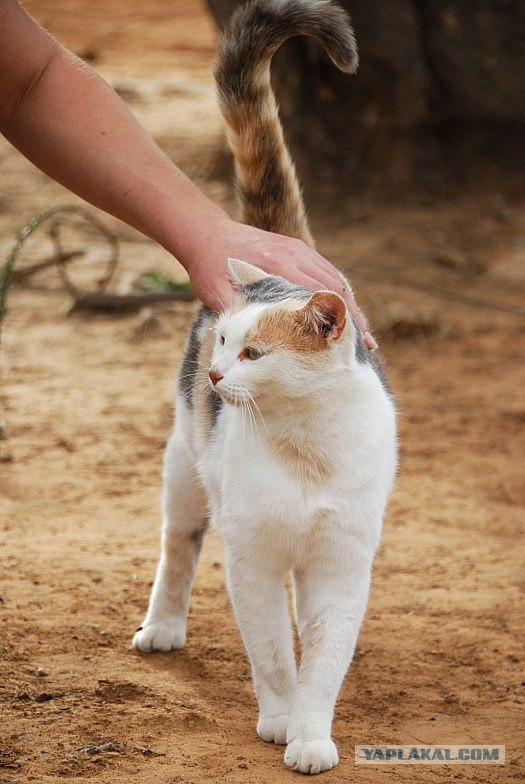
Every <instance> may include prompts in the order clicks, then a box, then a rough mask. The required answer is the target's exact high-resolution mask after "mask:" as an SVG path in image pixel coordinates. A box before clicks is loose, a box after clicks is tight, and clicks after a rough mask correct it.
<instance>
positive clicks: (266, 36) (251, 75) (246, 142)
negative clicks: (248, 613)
mask: <svg viewBox="0 0 525 784" xmlns="http://www.w3.org/2000/svg"><path fill="white" fill-rule="evenodd" d="M296 35H309V36H311V37H312V38H315V39H316V40H317V41H319V42H320V43H321V44H322V45H323V46H324V48H325V49H326V51H327V53H328V55H329V56H330V58H331V60H332V61H333V63H334V64H335V65H336V66H337V67H338V68H339V69H340V70H341V71H344V72H345V73H353V72H354V71H355V70H356V68H357V63H358V58H357V49H356V43H355V38H354V33H353V30H352V27H351V24H350V19H349V18H348V16H347V14H346V12H345V11H344V10H343V9H342V8H340V7H339V6H337V5H335V4H334V3H332V2H330V0H254V2H251V3H249V4H248V5H246V6H244V7H243V8H240V9H238V10H237V11H236V12H235V13H234V15H233V17H232V19H231V21H230V24H229V27H228V29H227V30H226V32H225V33H224V34H223V35H222V37H221V40H220V41H219V56H218V62H217V66H216V69H215V79H216V82H217V88H218V94H219V104H220V107H221V111H222V113H223V115H224V118H225V119H226V122H227V124H228V143H229V145H230V148H231V150H232V152H233V155H234V158H235V173H236V180H237V187H238V190H239V194H240V200H241V205H242V212H243V215H242V219H243V221H244V222H245V223H248V224H250V225H252V226H257V227H258V228H261V229H265V230H267V231H273V232H277V233H278V234H286V235H288V236H290V237H299V238H300V239H302V240H304V241H305V242H306V243H308V244H309V245H313V240H312V236H311V234H310V230H309V228H308V220H307V217H306V212H305V207H304V203H303V199H302V195H301V188H300V185H299V181H298V179H297V174H296V172H295V167H294V164H293V162H292V159H291V157H290V154H289V152H288V149H287V147H286V144H285V141H284V137H283V131H282V127H281V122H280V120H279V112H278V108H277V103H276V101H275V96H274V94H273V91H272V88H271V85H270V62H271V59H272V56H273V54H274V53H275V52H276V51H277V49H278V48H279V47H280V46H281V44H282V43H284V41H286V40H287V39H288V38H291V37H292V36H296Z"/></svg>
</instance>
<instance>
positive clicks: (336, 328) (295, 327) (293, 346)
mask: <svg viewBox="0 0 525 784" xmlns="http://www.w3.org/2000/svg"><path fill="white" fill-rule="evenodd" d="M346 323H347V315H346V305H345V303H344V302H343V300H342V299H341V297H340V296H339V295H338V294H335V293H334V292H331V291H316V292H315V293H314V294H312V296H311V297H310V299H309V300H308V302H307V303H306V304H303V303H302V302H299V301H294V300H288V301H286V302H283V303H279V304H278V305H276V306H274V307H272V308H271V309H269V310H268V311H266V312H265V313H263V314H262V316H261V317H260V318H259V321H258V323H257V327H256V328H255V329H254V330H253V332H252V333H251V334H250V335H248V336H247V341H248V342H249V344H250V346H253V347H254V348H259V347H260V348H269V347H279V348H284V349H287V350H288V351H293V352H295V353H308V354H311V353H317V352H319V351H323V350H324V349H326V348H328V346H329V345H330V344H331V343H334V342H335V341H337V340H339V339H340V338H341V337H342V335H343V333H344V332H345V329H346Z"/></svg>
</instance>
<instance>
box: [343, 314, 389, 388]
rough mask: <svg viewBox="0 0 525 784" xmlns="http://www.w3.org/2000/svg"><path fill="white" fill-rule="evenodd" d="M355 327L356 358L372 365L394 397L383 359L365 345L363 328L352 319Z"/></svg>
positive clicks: (364, 363) (361, 362)
mask: <svg viewBox="0 0 525 784" xmlns="http://www.w3.org/2000/svg"><path fill="white" fill-rule="evenodd" d="M352 321H353V323H354V328H355V335H356V337H355V358H356V359H357V361H358V362H359V363H360V364H361V365H371V366H372V368H373V370H375V372H376V374H377V376H378V378H379V380H380V382H381V384H382V385H383V389H384V390H385V392H386V393H387V394H388V395H390V397H393V396H394V395H393V392H392V389H391V387H390V384H389V383H388V379H387V377H386V373H385V368H384V365H383V363H382V362H381V359H380V358H379V357H378V355H377V354H375V353H374V352H373V351H370V349H368V348H367V347H366V345H365V341H364V338H363V336H362V334H361V330H360V329H359V327H358V326H357V324H356V323H355V321H354V320H353V319H352Z"/></svg>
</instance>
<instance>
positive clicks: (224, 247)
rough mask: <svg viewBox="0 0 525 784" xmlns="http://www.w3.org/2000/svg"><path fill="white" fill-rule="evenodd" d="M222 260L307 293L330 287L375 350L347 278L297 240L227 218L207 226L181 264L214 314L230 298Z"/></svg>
mask: <svg viewBox="0 0 525 784" xmlns="http://www.w3.org/2000/svg"><path fill="white" fill-rule="evenodd" d="M228 258H236V259H242V260H243V261H247V262H248V263H249V264H253V265H255V266H256V267H260V269H262V270H264V271H265V272H268V273H269V274H270V275H279V276H281V277H282V278H285V279H286V280H289V281H290V282H292V283H298V284H299V285H301V286H305V287H306V288H309V289H312V291H317V290H319V289H327V290H329V291H335V292H336V293H337V294H339V295H340V296H341V297H343V299H344V300H345V302H346V304H347V307H348V310H349V311H350V314H351V315H352V317H353V319H354V320H355V322H356V324H357V325H358V326H359V328H360V330H361V332H362V334H363V339H364V341H365V344H366V346H367V347H368V348H369V349H370V350H371V351H373V350H374V349H376V348H377V343H376V341H375V340H374V338H373V337H372V335H371V333H370V331H369V328H368V324H367V322H366V319H365V317H364V316H363V314H362V313H361V311H360V310H359V308H358V306H357V304H356V302H355V299H354V297H353V294H352V291H351V289H350V287H349V284H348V282H347V281H346V280H345V279H344V277H343V276H342V275H341V273H340V272H339V271H338V270H337V269H336V268H335V267H334V266H333V265H332V264H330V262H329V261H327V260H326V259H325V258H323V256H321V255H320V254H319V253H317V251H316V250H314V249H313V248H311V247H309V246H308V245H306V244H305V243H304V242H302V240H298V239H294V238H292V237H284V236H282V235H280V234H272V233H271V232H267V231H263V230H261V229H256V228H254V227H253V226H246V225H245V224H242V223H236V222H235V221H233V220H231V219H229V218H228V219H226V220H225V221H221V222H219V223H216V224H214V225H213V227H210V229H209V231H207V232H206V234H205V235H203V236H201V237H200V238H199V239H198V240H197V242H196V243H195V246H194V249H193V253H192V261H190V262H188V263H186V264H185V266H186V269H187V271H188V274H189V276H190V279H191V282H192V285H193V288H194V289H195V292H196V294H197V296H198V297H199V299H200V300H201V301H202V302H204V304H205V305H208V307H210V308H212V310H215V311H216V312H220V311H222V310H224V309H225V308H227V307H229V306H230V305H231V303H232V301H233V299H234V297H235V290H234V288H233V285H232V283H231V281H230V278H229V275H228Z"/></svg>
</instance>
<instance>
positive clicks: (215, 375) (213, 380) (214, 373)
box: [209, 370, 222, 386]
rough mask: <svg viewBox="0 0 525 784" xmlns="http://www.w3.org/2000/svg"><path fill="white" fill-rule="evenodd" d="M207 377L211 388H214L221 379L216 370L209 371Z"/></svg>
mask: <svg viewBox="0 0 525 784" xmlns="http://www.w3.org/2000/svg"><path fill="white" fill-rule="evenodd" d="M209 376H210V381H211V383H212V384H213V386H215V384H217V383H218V382H219V381H220V380H221V378H222V376H221V374H220V373H219V372H218V371H217V370H210V372H209Z"/></svg>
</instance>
